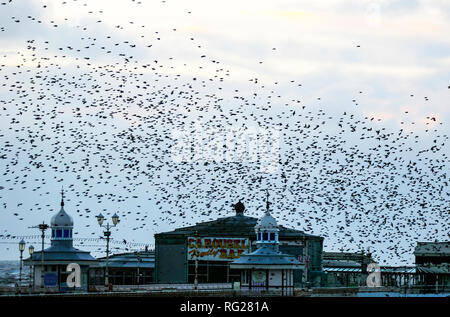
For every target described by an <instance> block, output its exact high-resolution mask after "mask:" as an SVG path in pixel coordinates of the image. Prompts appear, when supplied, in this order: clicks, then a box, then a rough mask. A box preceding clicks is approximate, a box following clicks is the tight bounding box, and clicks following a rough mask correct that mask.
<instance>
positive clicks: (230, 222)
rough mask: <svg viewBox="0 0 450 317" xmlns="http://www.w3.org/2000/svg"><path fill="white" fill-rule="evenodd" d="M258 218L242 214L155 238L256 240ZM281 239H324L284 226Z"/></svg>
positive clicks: (280, 227)
mask: <svg viewBox="0 0 450 317" xmlns="http://www.w3.org/2000/svg"><path fill="white" fill-rule="evenodd" d="M257 221H258V218H254V217H248V216H244V215H242V214H239V215H234V216H230V217H224V218H219V219H216V220H212V221H206V222H201V223H197V224H196V225H194V226H189V227H184V228H178V229H175V230H173V231H169V232H162V233H158V234H155V238H157V237H161V236H164V235H167V236H172V235H185V236H189V235H191V236H192V235H195V234H197V235H198V236H208V235H221V236H244V237H250V238H256V236H255V225H256V223H257ZM278 229H279V230H280V231H279V233H278V234H279V237H292V238H297V237H311V238H317V239H323V237H319V236H314V235H311V234H307V233H304V232H303V231H300V230H296V229H290V228H286V227H284V226H281V225H278Z"/></svg>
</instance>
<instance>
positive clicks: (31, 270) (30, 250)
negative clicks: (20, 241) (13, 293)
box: [28, 245, 34, 289]
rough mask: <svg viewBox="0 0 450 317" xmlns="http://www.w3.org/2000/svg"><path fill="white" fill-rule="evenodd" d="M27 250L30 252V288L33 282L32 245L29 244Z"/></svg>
mask: <svg viewBox="0 0 450 317" xmlns="http://www.w3.org/2000/svg"><path fill="white" fill-rule="evenodd" d="M28 252H29V253H30V289H31V288H32V287H33V284H34V283H32V282H33V274H32V272H33V269H32V267H31V264H32V262H33V253H34V247H33V246H32V245H30V246H29V248H28Z"/></svg>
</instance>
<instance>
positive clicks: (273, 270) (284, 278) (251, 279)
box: [230, 204, 305, 296]
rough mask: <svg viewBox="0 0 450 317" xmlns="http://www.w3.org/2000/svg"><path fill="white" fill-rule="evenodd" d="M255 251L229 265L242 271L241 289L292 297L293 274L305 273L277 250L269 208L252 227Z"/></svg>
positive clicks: (274, 227) (272, 219) (274, 221)
mask: <svg viewBox="0 0 450 317" xmlns="http://www.w3.org/2000/svg"><path fill="white" fill-rule="evenodd" d="M255 232H256V246H257V249H256V250H255V251H253V252H251V253H244V254H242V255H241V256H240V257H239V258H238V259H236V260H234V261H233V262H231V263H230V268H231V269H238V270H240V271H241V280H240V289H241V290H243V291H249V292H258V293H262V294H267V293H275V294H277V295H282V296H292V295H294V271H296V270H300V269H302V270H304V269H305V266H304V265H302V264H301V263H300V262H299V260H298V258H297V257H295V256H293V255H287V254H283V253H281V252H280V251H279V244H278V243H279V242H278V233H279V229H278V225H277V222H276V220H275V218H273V217H272V216H271V215H270V212H269V205H268V204H267V210H266V213H265V214H264V216H263V217H262V218H261V219H259V220H258V222H257V223H256V226H255Z"/></svg>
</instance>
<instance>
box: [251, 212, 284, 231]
mask: <svg viewBox="0 0 450 317" xmlns="http://www.w3.org/2000/svg"><path fill="white" fill-rule="evenodd" d="M255 229H256V230H257V231H278V224H277V221H276V220H275V218H274V217H272V215H271V214H270V213H269V212H266V213H265V214H264V216H262V217H261V218H260V219H259V220H258V221H257V222H256V226H255Z"/></svg>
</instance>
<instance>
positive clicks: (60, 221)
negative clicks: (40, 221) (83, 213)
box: [50, 192, 73, 227]
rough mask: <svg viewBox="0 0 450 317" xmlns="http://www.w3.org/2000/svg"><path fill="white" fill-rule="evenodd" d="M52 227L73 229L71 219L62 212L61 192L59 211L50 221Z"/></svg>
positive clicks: (62, 200)
mask: <svg viewBox="0 0 450 317" xmlns="http://www.w3.org/2000/svg"><path fill="white" fill-rule="evenodd" d="M50 225H51V226H52V227H73V219H72V217H71V216H69V215H68V214H67V213H66V211H65V210H64V192H61V209H60V210H59V212H58V213H57V214H56V215H54V216H53V217H52V219H51V221H50Z"/></svg>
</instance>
